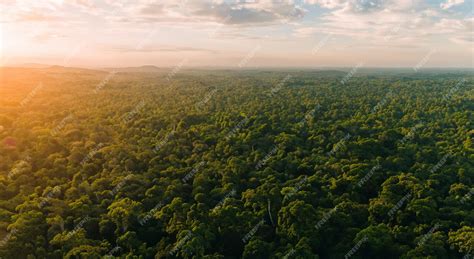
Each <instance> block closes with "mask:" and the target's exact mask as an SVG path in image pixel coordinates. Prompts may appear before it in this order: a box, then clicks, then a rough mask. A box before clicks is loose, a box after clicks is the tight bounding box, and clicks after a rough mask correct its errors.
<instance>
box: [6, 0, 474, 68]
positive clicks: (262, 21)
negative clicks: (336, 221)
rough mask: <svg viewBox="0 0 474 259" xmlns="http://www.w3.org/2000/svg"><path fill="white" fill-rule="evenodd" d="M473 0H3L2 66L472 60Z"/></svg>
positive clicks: (465, 63)
mask: <svg viewBox="0 0 474 259" xmlns="http://www.w3.org/2000/svg"><path fill="white" fill-rule="evenodd" d="M473 5H474V0H424V1H423V0H346V1H343V0H294V1H292V0H289V1H288V0H286V1H285V0H280V1H279V0H274V1H265V0H253V1H252V0H237V1H235V0H234V1H225V0H214V1H212V0H211V1H204V0H202V1H201V0H194V1H192V0H174V1H171V0H169V1H167V0H162V1H150V0H133V1H129V0H124V1H119V0H117V1H115V0H98V1H92V0H49V1H45V0H43V1H37V0H33V1H27V0H25V1H16V0H0V9H1V10H0V51H1V52H0V58H1V63H0V65H3V66H8V65H19V64H24V63H41V64H52V65H61V66H70V67H131V66H142V65H155V66H160V67H164V66H166V67H177V66H190V67H193V66H207V67H230V68H236V69H239V68H240V69H242V68H259V67H310V68H318V67H355V66H365V67H412V68H415V69H422V68H428V67H471V68H472V67H474V44H473V42H474V9H473V8H474V7H473Z"/></svg>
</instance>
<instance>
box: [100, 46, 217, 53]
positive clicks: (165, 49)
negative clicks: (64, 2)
mask: <svg viewBox="0 0 474 259" xmlns="http://www.w3.org/2000/svg"><path fill="white" fill-rule="evenodd" d="M108 49H110V50H114V51H119V52H210V53H215V52H216V51H215V50H211V49H203V48H194V47H176V46H160V47H153V46H145V47H138V48H131V47H128V46H115V47H111V48H108Z"/></svg>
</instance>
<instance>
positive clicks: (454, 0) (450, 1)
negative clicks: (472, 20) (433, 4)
mask: <svg viewBox="0 0 474 259" xmlns="http://www.w3.org/2000/svg"><path fill="white" fill-rule="evenodd" d="M462 3H464V0H447V1H446V2H445V3H441V4H440V7H441V8H442V9H449V8H451V7H453V6H455V5H460V4H462Z"/></svg>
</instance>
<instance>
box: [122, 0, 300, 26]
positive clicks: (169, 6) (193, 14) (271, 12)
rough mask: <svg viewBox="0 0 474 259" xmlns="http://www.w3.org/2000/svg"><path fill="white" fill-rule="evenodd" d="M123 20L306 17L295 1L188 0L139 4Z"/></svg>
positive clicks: (241, 21) (242, 21) (233, 21)
mask: <svg viewBox="0 0 474 259" xmlns="http://www.w3.org/2000/svg"><path fill="white" fill-rule="evenodd" d="M129 11H130V13H129V15H127V17H126V19H122V20H121V21H123V22H167V21H170V20H171V21H175V22H176V21H179V22H184V23H186V22H188V23H192V22H213V23H220V24H227V25H256V26H258V25H269V24H278V23H281V22H284V21H292V20H298V19H301V18H303V17H304V15H305V10H304V9H303V8H302V7H300V6H298V5H295V4H293V3H291V1H280V2H278V1H255V2H250V1H247V2H245V1H236V2H224V1H184V2H182V3H181V4H176V3H165V2H164V3H160V4H149V3H143V4H137V5H136V6H135V7H133V8H130V9H129Z"/></svg>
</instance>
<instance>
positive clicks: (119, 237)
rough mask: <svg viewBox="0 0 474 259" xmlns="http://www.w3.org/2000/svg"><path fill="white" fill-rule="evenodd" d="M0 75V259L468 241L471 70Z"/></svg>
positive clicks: (472, 174)
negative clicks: (0, 258)
mask: <svg viewBox="0 0 474 259" xmlns="http://www.w3.org/2000/svg"><path fill="white" fill-rule="evenodd" d="M0 73H1V74H0V141H1V144H0V161H1V162H0V257H2V258H102V257H109V258H114V257H117V258H349V257H352V258H462V257H463V256H469V255H470V254H472V253H473V252H474V251H473V248H474V226H473V225H474V224H473V223H474V211H473V208H474V207H473V199H474V197H472V196H473V194H474V189H473V183H474V165H473V163H474V153H473V151H474V147H473V144H472V137H473V133H474V130H473V128H472V122H473V121H474V117H473V109H474V100H473V99H474V87H473V86H474V80H473V79H474V78H473V74H472V73H470V72H453V71H431V72H430V71H428V72H417V73H415V72H413V71H412V72H409V71H408V72H407V71H365V72H364V71H361V72H359V73H358V74H356V75H353V76H351V77H347V75H348V74H347V71H337V70H334V71H312V70H297V69H293V70H288V71H283V70H241V71H230V70H183V71H180V72H179V73H175V74H171V75H170V73H169V71H167V70H165V69H157V70H156V71H154V72H153V73H151V72H140V71H133V72H130V71H126V70H122V71H96V70H87V69H74V68H63V67H52V68H46V69H26V68H2V69H0ZM471 256H472V255H471Z"/></svg>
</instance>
